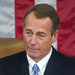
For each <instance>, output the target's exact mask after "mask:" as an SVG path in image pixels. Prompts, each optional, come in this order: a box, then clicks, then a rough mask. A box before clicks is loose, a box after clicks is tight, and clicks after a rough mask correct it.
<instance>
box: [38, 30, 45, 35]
mask: <svg viewBox="0 0 75 75" xmlns="http://www.w3.org/2000/svg"><path fill="white" fill-rule="evenodd" d="M37 34H43V35H46V34H45V33H44V32H41V31H39V32H38V33H37Z"/></svg>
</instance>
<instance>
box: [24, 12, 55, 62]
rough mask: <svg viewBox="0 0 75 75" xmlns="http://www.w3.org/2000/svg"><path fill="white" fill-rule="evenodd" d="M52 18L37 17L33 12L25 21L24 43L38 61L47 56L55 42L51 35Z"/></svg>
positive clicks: (29, 52)
mask: <svg viewBox="0 0 75 75" xmlns="http://www.w3.org/2000/svg"><path fill="white" fill-rule="evenodd" d="M51 24H52V23H51V19H50V18H49V17H46V18H42V19H37V18H36V17H35V15H34V12H31V13H30V14H29V15H28V16H27V17H26V21H25V28H24V44H25V49H26V52H27V53H28V55H29V56H30V57H31V58H32V59H33V60H34V61H36V62H38V61H39V60H41V59H42V58H43V57H44V56H46V55H47V54H48V53H49V52H50V49H51V45H52V43H53V42H54V41H53V36H51V31H50V29H51Z"/></svg>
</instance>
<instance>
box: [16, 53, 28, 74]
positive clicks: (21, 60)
mask: <svg viewBox="0 0 75 75" xmlns="http://www.w3.org/2000/svg"><path fill="white" fill-rule="evenodd" d="M17 63H18V64H17V66H16V71H17V72H16V73H17V74H15V75H29V67H28V66H29V64H28V61H27V57H26V52H23V54H21V56H20V55H19V56H18V59H17Z"/></svg>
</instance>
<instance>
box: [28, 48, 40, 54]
mask: <svg viewBox="0 0 75 75" xmlns="http://www.w3.org/2000/svg"><path fill="white" fill-rule="evenodd" d="M28 50H29V51H30V52H33V53H34V52H37V51H39V49H38V48H31V47H28Z"/></svg>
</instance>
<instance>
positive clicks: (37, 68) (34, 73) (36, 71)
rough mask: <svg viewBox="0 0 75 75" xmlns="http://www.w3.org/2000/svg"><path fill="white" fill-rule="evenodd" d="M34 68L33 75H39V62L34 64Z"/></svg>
mask: <svg viewBox="0 0 75 75" xmlns="http://www.w3.org/2000/svg"><path fill="white" fill-rule="evenodd" d="M33 70H34V72H33V75H38V70H39V67H38V66H37V64H34V66H33Z"/></svg>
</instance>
